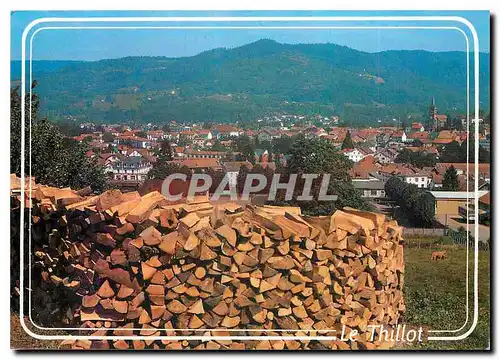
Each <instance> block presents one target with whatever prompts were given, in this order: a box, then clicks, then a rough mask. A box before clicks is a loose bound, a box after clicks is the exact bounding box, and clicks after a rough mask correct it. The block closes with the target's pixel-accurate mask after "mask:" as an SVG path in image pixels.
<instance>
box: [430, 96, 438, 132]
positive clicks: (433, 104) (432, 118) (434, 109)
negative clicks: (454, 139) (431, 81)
mask: <svg viewBox="0 0 500 360" xmlns="http://www.w3.org/2000/svg"><path fill="white" fill-rule="evenodd" d="M436 115H437V107H436V99H435V98H434V96H433V97H432V102H431V106H430V107H429V123H430V125H431V127H432V131H436V130H437V128H438V126H437V116H436Z"/></svg>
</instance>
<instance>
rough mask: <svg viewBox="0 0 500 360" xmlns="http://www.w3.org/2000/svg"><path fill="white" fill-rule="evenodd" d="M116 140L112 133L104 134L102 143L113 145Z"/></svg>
mask: <svg viewBox="0 0 500 360" xmlns="http://www.w3.org/2000/svg"><path fill="white" fill-rule="evenodd" d="M114 140H115V136H114V135H113V134H112V133H110V132H105V133H103V134H102V141H104V142H105V143H112V142H113V141H114Z"/></svg>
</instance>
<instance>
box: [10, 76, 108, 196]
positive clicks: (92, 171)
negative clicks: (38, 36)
mask: <svg viewBox="0 0 500 360" xmlns="http://www.w3.org/2000/svg"><path fill="white" fill-rule="evenodd" d="M35 86H36V83H34V84H33V87H32V88H34V87H35ZM31 100H32V102H31V104H32V106H31V127H30V126H29V125H30V119H29V112H28V111H27V112H26V121H25V134H26V138H25V140H26V146H25V149H26V153H25V175H26V176H29V174H30V172H31V175H32V176H34V177H35V179H36V181H37V182H38V183H41V184H44V185H50V186H57V187H71V188H73V189H79V188H83V187H86V186H91V187H92V189H93V190H94V191H96V192H100V191H102V190H103V189H104V188H105V187H106V175H105V174H104V168H103V167H102V166H99V165H98V164H97V160H96V159H95V158H90V157H88V156H86V154H85V153H86V152H87V151H88V150H89V148H88V146H87V145H86V144H85V143H83V144H80V143H77V142H76V141H74V140H72V139H69V138H66V137H65V136H64V135H63V134H62V133H61V131H60V130H59V128H58V127H57V126H56V125H55V124H52V123H51V122H50V121H48V120H47V119H39V118H38V110H39V102H38V96H37V95H36V94H32V99H31ZM26 109H27V110H29V94H27V95H26ZM10 120H11V140H10V148H11V166H10V171H11V173H15V174H17V175H18V176H20V175H21V151H20V147H21V128H22V125H21V96H20V94H19V88H18V87H17V88H14V89H12V90H11V119H10ZM30 137H31V143H30Z"/></svg>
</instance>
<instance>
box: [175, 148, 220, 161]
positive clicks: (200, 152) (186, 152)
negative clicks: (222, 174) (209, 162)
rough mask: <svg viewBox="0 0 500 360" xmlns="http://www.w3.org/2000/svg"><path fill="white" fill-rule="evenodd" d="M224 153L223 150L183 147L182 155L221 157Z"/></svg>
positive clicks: (190, 156)
mask: <svg viewBox="0 0 500 360" xmlns="http://www.w3.org/2000/svg"><path fill="white" fill-rule="evenodd" d="M225 155H226V153H225V152H224V151H210V150H194V149H185V150H184V156H185V157H187V158H188V159H222V158H223V157H224V156H225Z"/></svg>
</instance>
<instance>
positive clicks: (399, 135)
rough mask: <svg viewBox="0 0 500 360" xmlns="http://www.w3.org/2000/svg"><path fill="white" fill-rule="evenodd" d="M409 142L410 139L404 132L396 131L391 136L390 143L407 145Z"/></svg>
mask: <svg viewBox="0 0 500 360" xmlns="http://www.w3.org/2000/svg"><path fill="white" fill-rule="evenodd" d="M407 141H408V137H407V136H406V133H405V132H404V131H396V132H394V133H393V134H392V135H391V138H390V140H389V142H392V143H405V142H407Z"/></svg>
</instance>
